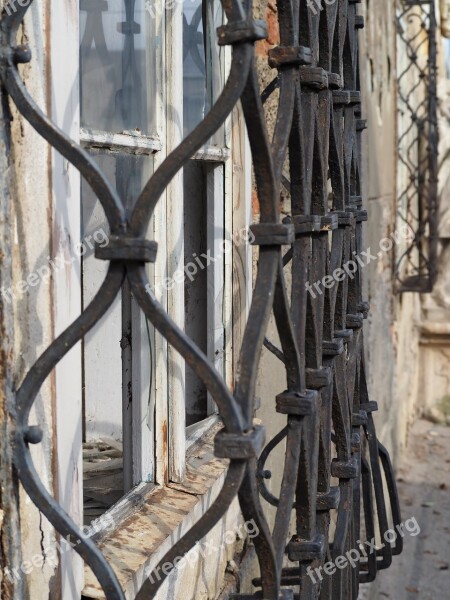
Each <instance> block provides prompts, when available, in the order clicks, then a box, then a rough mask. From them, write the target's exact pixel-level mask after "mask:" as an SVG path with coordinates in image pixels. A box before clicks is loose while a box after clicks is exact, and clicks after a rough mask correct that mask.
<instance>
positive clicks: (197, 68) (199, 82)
mask: <svg viewBox="0 0 450 600" xmlns="http://www.w3.org/2000/svg"><path fill="white" fill-rule="evenodd" d="M223 20H224V15H223V9H222V6H221V4H220V1H219V0H204V2H203V3H202V1H201V0H186V2H184V3H183V58H184V63H183V87H184V135H187V134H188V133H190V132H191V131H192V130H193V129H194V128H195V127H196V126H197V125H198V124H199V123H200V121H201V120H202V119H203V118H204V116H205V115H206V114H207V113H208V112H209V111H210V109H211V106H212V105H213V104H214V102H215V101H216V100H217V98H218V97H219V95H220V93H221V91H222V89H223V53H224V51H225V49H224V48H223V47H219V46H218V45H217V33H216V29H217V27H219V25H222V23H223ZM222 139H223V136H222Z"/></svg>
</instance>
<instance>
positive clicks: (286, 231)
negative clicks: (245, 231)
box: [250, 223, 295, 246]
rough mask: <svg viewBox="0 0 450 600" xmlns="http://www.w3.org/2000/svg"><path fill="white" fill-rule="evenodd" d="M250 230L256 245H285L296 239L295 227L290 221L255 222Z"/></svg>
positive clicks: (253, 242)
mask: <svg viewBox="0 0 450 600" xmlns="http://www.w3.org/2000/svg"><path fill="white" fill-rule="evenodd" d="M250 231H251V232H252V234H253V236H254V240H253V241H252V244H253V245H255V246H284V245H290V244H293V243H294V241H295V227H294V225H293V224H290V223H254V224H253V225H250Z"/></svg>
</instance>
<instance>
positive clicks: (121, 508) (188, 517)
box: [83, 423, 228, 600]
mask: <svg viewBox="0 0 450 600" xmlns="http://www.w3.org/2000/svg"><path fill="white" fill-rule="evenodd" d="M220 427H221V425H220V424H219V423H217V424H215V425H213V426H212V427H211V429H210V430H209V431H208V432H207V433H206V434H205V436H204V437H202V439H201V440H199V441H198V442H197V443H195V444H194V445H193V446H192V447H191V448H190V450H189V451H188V454H187V461H186V463H187V465H186V466H187V475H186V481H185V483H183V484H175V483H173V484H169V485H168V486H165V487H161V486H155V485H152V484H141V486H139V487H138V488H136V489H135V490H133V492H131V494H130V495H132V496H133V498H135V500H134V504H133V503H131V504H133V506H132V508H131V509H130V508H129V507H130V500H129V499H128V500H126V499H124V500H122V501H120V502H119V503H117V504H116V505H115V506H114V507H113V508H112V509H111V510H110V511H108V513H107V515H108V517H109V519H110V521H114V522H117V521H118V520H120V523H119V524H118V526H117V527H116V528H115V529H114V531H112V532H102V533H101V534H100V535H97V536H96V542H97V544H98V546H99V548H100V549H101V551H102V552H103V554H104V556H105V557H106V559H107V560H108V562H109V563H110V565H111V566H112V568H113V569H114V571H115V573H116V575H117V577H118V579H119V582H120V584H121V585H122V588H123V589H124V592H125V597H126V598H127V599H130V600H131V599H134V598H135V596H136V594H137V593H138V592H139V590H140V588H141V587H142V585H143V583H144V581H145V579H146V573H149V571H151V570H152V569H153V568H154V567H155V566H156V565H157V564H158V562H159V561H160V559H161V558H162V557H163V556H164V555H165V553H166V552H167V550H169V548H170V547H171V546H172V545H173V544H174V543H175V542H176V541H177V540H178V539H179V538H180V537H181V536H182V535H184V533H185V532H186V531H188V530H189V529H190V528H191V527H192V525H193V524H194V523H195V522H196V521H198V519H199V518H200V517H201V516H202V515H203V514H204V513H205V512H206V510H207V509H208V508H209V507H210V506H211V504H212V503H213V502H214V500H215V498H216V497H217V495H218V493H219V491H220V490H221V488H222V485H223V481H224V477H225V474H226V468H227V463H228V461H225V460H219V459H217V458H215V457H214V454H213V440H214V436H215V434H216V433H217V431H218V429H220ZM125 506H128V508H127V509H125ZM125 510H128V514H126V512H125ZM83 597H84V598H97V599H103V598H105V595H104V593H103V591H102V589H101V587H100V585H99V584H98V582H97V580H96V578H95V576H94V575H93V573H92V572H91V570H90V569H89V568H88V567H86V568H85V587H84V590H83Z"/></svg>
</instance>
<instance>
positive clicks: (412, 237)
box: [395, 0, 439, 293]
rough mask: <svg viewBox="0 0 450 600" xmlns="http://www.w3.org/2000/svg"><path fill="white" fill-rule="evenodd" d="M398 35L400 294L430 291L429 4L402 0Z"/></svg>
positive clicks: (433, 173) (433, 142)
mask: <svg viewBox="0 0 450 600" xmlns="http://www.w3.org/2000/svg"><path fill="white" fill-rule="evenodd" d="M397 31H398V49H397V52H398V57H399V75H398V110H399V118H398V122H399V132H398V136H399V137H398V158H399V171H398V188H399V189H398V200H397V207H398V228H404V229H405V230H406V233H407V234H409V235H406V236H402V237H403V238H406V242H405V244H404V245H403V246H401V251H400V252H399V256H398V257H397V261H396V273H395V274H396V280H397V281H396V283H397V286H396V287H397V291H399V292H422V293H424V292H431V291H432V289H433V285H434V283H435V279H436V266H437V265H436V256H437V243H438V143H439V135H438V122H437V89H436V80H437V64H436V61H437V45H436V6H435V3H434V0H427V1H421V2H418V1H412V0H409V1H408V0H401V1H400V7H399V10H398V13H397Z"/></svg>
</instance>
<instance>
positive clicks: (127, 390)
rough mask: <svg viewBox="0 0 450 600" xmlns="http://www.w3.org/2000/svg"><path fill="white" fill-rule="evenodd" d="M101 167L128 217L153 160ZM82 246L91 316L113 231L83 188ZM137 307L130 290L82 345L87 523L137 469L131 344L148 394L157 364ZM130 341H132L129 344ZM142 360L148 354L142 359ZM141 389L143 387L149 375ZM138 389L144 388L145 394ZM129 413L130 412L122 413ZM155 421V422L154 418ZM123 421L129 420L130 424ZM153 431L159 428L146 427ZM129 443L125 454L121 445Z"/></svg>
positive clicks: (103, 157)
mask: <svg viewBox="0 0 450 600" xmlns="http://www.w3.org/2000/svg"><path fill="white" fill-rule="evenodd" d="M94 156H95V159H96V161H97V162H98V164H99V166H100V168H101V169H102V171H103V172H104V173H105V174H106V175H107V176H108V177H109V179H110V180H111V181H112V182H115V183H116V187H117V189H118V191H119V193H120V195H121V197H122V198H123V199H124V201H125V202H126V205H127V207H128V209H130V208H131V207H132V206H133V204H134V202H135V201H136V198H137V196H138V194H139V192H140V190H141V188H142V185H143V181H146V180H147V179H148V178H149V177H150V175H151V174H152V170H153V157H152V156H134V155H130V154H123V155H121V154H118V153H117V154H115V153H109V154H107V153H95V154H94ZM81 210H82V230H81V243H82V247H83V248H85V252H84V253H83V256H82V303H83V308H84V309H85V308H86V307H87V305H88V304H89V303H90V302H91V300H92V299H93V298H94V296H95V294H96V293H97V291H98V289H99V287H100V285H101V284H102V282H103V280H104V277H105V275H106V271H107V269H108V266H109V263H108V261H102V260H98V259H96V258H95V256H94V247H95V242H97V243H99V245H101V246H104V245H106V243H107V241H108V237H109V226H108V222H107V220H106V217H105V214H104V211H103V209H102V207H101V205H100V202H99V201H98V199H97V198H96V197H95V195H94V194H93V192H92V190H91V189H90V188H89V186H88V185H87V184H86V183H85V182H83V184H82V206H81ZM140 314H141V313H140V311H139V308H138V307H137V305H135V301H134V300H133V299H132V297H131V294H130V292H129V289H128V287H127V286H126V285H125V286H124V287H123V288H122V292H121V293H120V294H119V295H118V296H117V298H116V299H115V301H114V303H113V305H112V307H111V308H110V309H109V310H108V312H107V313H106V314H105V315H104V316H103V317H102V318H101V319H100V320H99V321H98V323H96V324H95V326H94V327H93V328H92V329H91V330H90V331H89V332H88V333H87V334H86V336H85V338H84V343H83V409H84V410H83V412H84V432H83V433H84V439H83V442H84V444H83V457H84V463H83V469H84V478H83V494H84V518H85V523H89V522H90V521H92V519H94V518H97V517H98V516H99V515H101V514H102V513H103V512H105V511H106V510H107V509H108V508H110V507H111V506H112V504H113V503H115V502H117V500H118V499H119V498H121V497H122V496H123V494H124V493H125V492H126V491H128V489H130V487H131V484H130V480H131V476H132V472H131V465H130V464H129V463H130V459H129V450H128V448H129V446H130V444H128V445H127V437H128V440H130V439H131V435H130V423H131V402H128V403H124V394H127V397H129V395H130V394H131V393H133V390H134V388H133V383H132V380H131V375H132V369H131V364H130V363H131V356H129V353H128V354H127V349H129V348H130V344H129V342H130V341H133V342H136V347H137V348H139V350H138V351H137V352H136V353H133V371H135V370H138V369H139V368H140V369H141V370H143V371H144V372H145V373H146V374H147V375H148V389H150V381H151V377H152V374H151V366H150V368H149V365H148V363H147V364H145V365H143V366H142V368H141V367H140V362H139V361H140V357H141V356H143V355H144V354H145V355H150V356H151V348H150V344H151V339H150V337H149V336H146V335H144V336H143V335H141V334H140V333H139V331H137V329H136V327H138V326H139V323H138V320H137V317H136V316H135V315H140ZM130 335H131V337H130ZM141 352H142V354H141ZM140 382H142V384H143V385H144V383H143V382H144V375H142V377H141V379H140ZM139 389H140V388H139ZM124 406H126V407H127V410H126V411H125V410H124V408H123V407H124ZM150 416H151V415H150ZM124 419H127V422H126V423H125V421H124ZM148 426H149V429H150V430H152V429H153V422H149V423H148ZM124 441H125V447H124V446H123V442H124Z"/></svg>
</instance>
